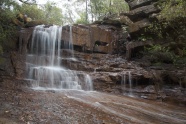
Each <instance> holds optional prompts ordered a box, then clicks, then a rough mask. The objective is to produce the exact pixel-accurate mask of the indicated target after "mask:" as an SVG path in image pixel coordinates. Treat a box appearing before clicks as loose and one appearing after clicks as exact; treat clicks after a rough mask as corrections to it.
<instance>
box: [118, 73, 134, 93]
mask: <svg viewBox="0 0 186 124" xmlns="http://www.w3.org/2000/svg"><path fill="white" fill-rule="evenodd" d="M127 74H128V75H127ZM127 76H128V78H127ZM127 79H128V80H127ZM127 83H128V85H129V88H128V89H129V95H132V74H131V72H130V71H124V72H123V74H122V76H121V85H123V86H124V90H126V89H127Z"/></svg>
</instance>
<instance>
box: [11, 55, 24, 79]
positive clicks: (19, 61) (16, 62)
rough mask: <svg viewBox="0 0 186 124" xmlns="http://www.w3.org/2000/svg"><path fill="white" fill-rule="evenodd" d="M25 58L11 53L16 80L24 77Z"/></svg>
mask: <svg viewBox="0 0 186 124" xmlns="http://www.w3.org/2000/svg"><path fill="white" fill-rule="evenodd" d="M25 57H26V56H25V55H22V54H19V53H17V52H12V53H11V60H12V65H13V68H14V71H15V75H16V77H17V78H23V77H25V73H26V72H25V69H26V64H25V59H26V58H25Z"/></svg>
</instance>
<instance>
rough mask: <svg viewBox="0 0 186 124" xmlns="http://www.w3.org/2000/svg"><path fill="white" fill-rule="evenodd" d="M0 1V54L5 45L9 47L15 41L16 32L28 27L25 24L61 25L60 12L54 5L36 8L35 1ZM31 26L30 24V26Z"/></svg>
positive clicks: (49, 4)
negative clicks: (35, 22)
mask: <svg viewBox="0 0 186 124" xmlns="http://www.w3.org/2000/svg"><path fill="white" fill-rule="evenodd" d="M19 1H21V2H22V4H19V3H18V2H16V1H15V0H1V1H0V54H2V53H3V49H4V47H5V46H7V45H11V44H12V42H13V39H15V35H16V30H17V29H20V27H24V26H28V25H27V23H28V22H31V21H33V22H34V21H37V24H38V22H39V24H42V23H45V24H56V25H62V24H63V21H62V18H63V16H62V10H61V9H60V8H58V7H56V5H55V3H51V2H47V3H46V4H45V5H42V6H40V7H39V6H38V5H36V4H35V0H29V1H28V0H25V1H24V0H19ZM30 25H31V24H30Z"/></svg>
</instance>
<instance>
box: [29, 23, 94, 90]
mask: <svg viewBox="0 0 186 124" xmlns="http://www.w3.org/2000/svg"><path fill="white" fill-rule="evenodd" d="M69 28H70V29H69V30H70V33H69V41H66V42H68V45H67V46H61V42H62V41H61V37H62V30H63V28H62V27H59V26H55V25H54V26H51V27H48V28H45V26H44V25H40V26H36V27H35V29H34V31H33V35H32V41H31V44H30V51H29V53H28V55H27V62H26V64H27V79H28V80H30V82H31V83H32V84H33V88H34V89H57V90H59V89H75V90H87V91H89V90H93V88H92V80H91V77H90V76H89V75H88V74H85V73H82V72H81V73H78V71H72V70H70V69H68V68H67V67H65V66H64V65H62V62H61V60H62V59H67V60H74V61H77V60H76V59H75V58H74V55H73V52H72V55H71V56H68V57H67V58H65V57H63V56H62V54H61V52H62V50H61V48H62V47H63V48H65V49H71V50H72V51H73V45H72V44H73V41H72V40H73V39H72V27H71V26H69ZM69 58H70V59H69Z"/></svg>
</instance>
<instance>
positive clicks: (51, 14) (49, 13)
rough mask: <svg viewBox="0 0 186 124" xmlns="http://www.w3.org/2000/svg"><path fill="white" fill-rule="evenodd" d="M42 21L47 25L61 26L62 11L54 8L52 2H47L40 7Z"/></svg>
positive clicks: (54, 5)
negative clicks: (42, 16)
mask: <svg viewBox="0 0 186 124" xmlns="http://www.w3.org/2000/svg"><path fill="white" fill-rule="evenodd" d="M42 10H43V15H44V20H45V21H47V22H48V23H49V24H56V25H62V24H63V22H62V20H63V16H62V10H61V9H60V8H58V7H57V6H56V4H55V3H53V2H47V3H46V4H45V5H44V6H42Z"/></svg>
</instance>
